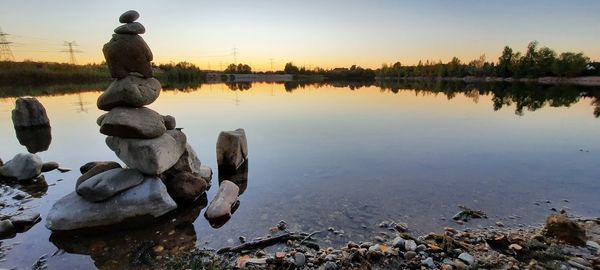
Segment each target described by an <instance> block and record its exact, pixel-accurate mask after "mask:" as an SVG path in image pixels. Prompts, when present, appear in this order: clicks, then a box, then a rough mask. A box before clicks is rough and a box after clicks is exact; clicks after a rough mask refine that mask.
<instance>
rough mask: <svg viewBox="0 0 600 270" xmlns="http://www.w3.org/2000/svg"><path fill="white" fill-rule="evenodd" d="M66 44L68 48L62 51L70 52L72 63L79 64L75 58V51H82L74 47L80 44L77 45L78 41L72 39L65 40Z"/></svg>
mask: <svg viewBox="0 0 600 270" xmlns="http://www.w3.org/2000/svg"><path fill="white" fill-rule="evenodd" d="M64 46H66V47H67V48H68V49H66V50H63V51H61V52H67V53H69V56H70V59H71V61H70V63H71V64H72V65H75V64H77V61H76V60H75V53H80V52H81V51H79V50H75V49H73V47H75V46H79V45H77V42H75V41H71V42H69V41H65V43H64Z"/></svg>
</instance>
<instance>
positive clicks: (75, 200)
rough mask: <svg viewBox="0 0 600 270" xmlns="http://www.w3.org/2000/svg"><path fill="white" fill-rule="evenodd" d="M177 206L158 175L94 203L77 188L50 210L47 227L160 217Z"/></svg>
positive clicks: (80, 225)
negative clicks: (85, 197)
mask: <svg viewBox="0 0 600 270" xmlns="http://www.w3.org/2000/svg"><path fill="white" fill-rule="evenodd" d="M175 208H177V204H176V203H175V201H173V199H172V198H171V197H170V196H169V194H168V193H167V188H166V187H165V185H164V184H163V183H162V181H161V180H160V179H159V178H157V177H146V178H145V179H144V181H143V182H142V183H141V184H139V185H137V186H135V187H133V188H130V189H128V190H126V191H124V192H121V193H119V194H118V195H116V196H114V197H112V198H110V199H108V200H106V201H104V202H102V203H94V202H90V201H87V200H85V199H83V198H82V197H81V196H79V195H77V193H75V192H73V193H70V194H69V195H67V196H65V197H63V198H61V199H60V200H58V201H57V202H56V203H55V204H54V206H52V209H50V211H49V213H48V217H47V218H46V227H47V228H48V229H50V230H53V231H63V230H74V229H80V228H89V227H97V226H105V225H112V224H117V223H120V222H123V221H126V220H127V221H135V220H137V219H143V218H144V217H148V216H151V217H159V216H162V215H164V214H166V213H167V212H169V211H171V210H173V209H175Z"/></svg>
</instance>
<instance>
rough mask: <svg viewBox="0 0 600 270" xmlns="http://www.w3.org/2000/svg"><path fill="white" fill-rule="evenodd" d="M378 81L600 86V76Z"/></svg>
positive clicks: (390, 79)
mask: <svg viewBox="0 0 600 270" xmlns="http://www.w3.org/2000/svg"><path fill="white" fill-rule="evenodd" d="M376 80H378V81H463V82H490V83H494V82H509V83H514V82H516V83H538V84H557V85H561V84H566V85H580V86H600V76H586V77H573V78H562V77H540V78H502V77H472V76H467V77H400V78H395V77H377V78H376Z"/></svg>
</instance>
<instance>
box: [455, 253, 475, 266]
mask: <svg viewBox="0 0 600 270" xmlns="http://www.w3.org/2000/svg"><path fill="white" fill-rule="evenodd" d="M458 258H459V259H460V260H462V261H463V262H465V263H466V264H468V265H472V264H473V263H474V262H475V257H473V255H471V254H469V253H466V252H463V253H461V254H460V255H458Z"/></svg>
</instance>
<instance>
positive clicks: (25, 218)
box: [9, 212, 42, 230]
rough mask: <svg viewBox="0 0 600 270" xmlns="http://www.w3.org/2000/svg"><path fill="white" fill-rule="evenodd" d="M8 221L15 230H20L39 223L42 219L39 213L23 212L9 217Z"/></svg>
mask: <svg viewBox="0 0 600 270" xmlns="http://www.w3.org/2000/svg"><path fill="white" fill-rule="evenodd" d="M9 220H10V222H11V223H12V224H13V226H14V227H15V228H16V229H17V230H21V229H24V228H26V227H29V226H32V225H34V224H36V223H38V222H40V220H42V219H41V218H40V213H37V212H23V213H20V214H18V215H15V216H12V217H10V218H9Z"/></svg>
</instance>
